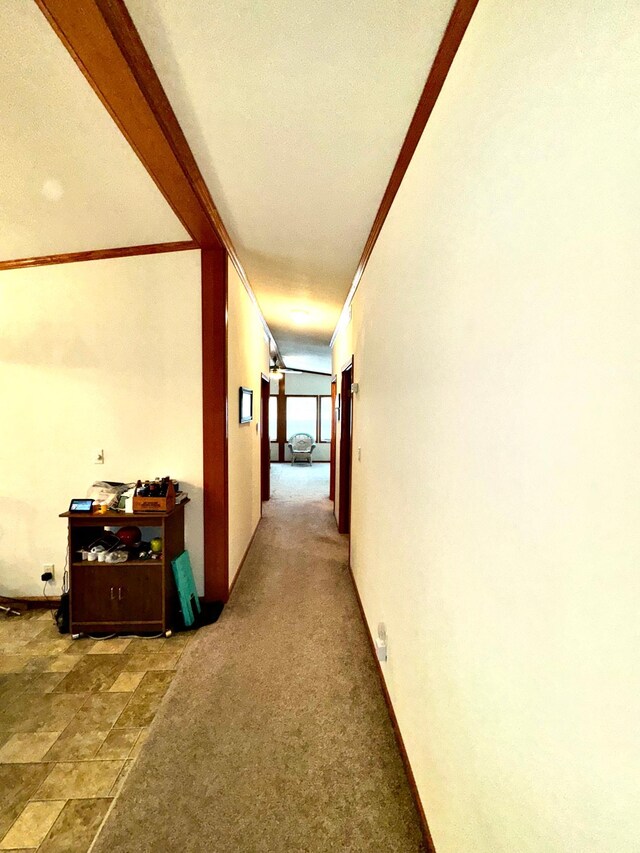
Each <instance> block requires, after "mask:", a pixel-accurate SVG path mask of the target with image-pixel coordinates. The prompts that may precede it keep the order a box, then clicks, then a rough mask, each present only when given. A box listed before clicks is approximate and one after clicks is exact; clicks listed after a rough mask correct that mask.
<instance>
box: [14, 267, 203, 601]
mask: <svg viewBox="0 0 640 853" xmlns="http://www.w3.org/2000/svg"><path fill="white" fill-rule="evenodd" d="M199 330H200V260H199V253H198V252H184V253H175V254H166V255H155V256H151V255H150V256H144V257H132V258H119V259H113V260H104V261H91V262H86V263H77V264H65V265H61V266H52V267H40V268H37V269H32V270H28V269H25V270H14V271H9V272H6V271H5V272H0V394H1V399H2V416H1V417H0V594H4V595H41V594H42V587H43V585H42V583H41V581H40V574H41V572H42V563H45V562H53V563H55V567H56V580H57V583H56V585H55V586H50V587H49V591H50V592H51V593H52V594H59V592H60V582H61V580H62V571H63V567H64V562H65V549H66V525H65V522H64V520H63V519H60V518H58V513H60V512H63V511H64V510H66V509H67V508H68V505H69V501H70V499H71V498H72V497H78V496H83V495H84V494H86V491H87V488H88V487H89V486H90V485H91V483H92V482H93V481H94V480H96V479H101V480H102V479H106V480H122V481H130V480H135V479H137V478H138V477H143V478H146V477H155V476H156V475H160V476H162V475H164V474H168V473H169V474H171V475H172V476H174V477H176V478H178V479H179V480H180V482H181V483H184V484H185V486H186V488H187V489H188V491H189V493H190V496H191V503H190V504H189V506H188V507H187V508H186V538H187V543H186V544H187V548H188V549H189V551H190V554H191V560H192V564H193V567H194V574H195V576H196V578H197V582H198V584H199V587H200V589H201V590H202V578H203V570H202V558H203V554H202V416H201V411H202V371H201V359H202V354H201V345H200V333H199ZM97 448H102V449H104V455H105V464H104V465H94V464H93V454H94V450H95V449H97Z"/></svg>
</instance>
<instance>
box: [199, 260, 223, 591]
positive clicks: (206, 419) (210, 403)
mask: <svg viewBox="0 0 640 853" xmlns="http://www.w3.org/2000/svg"><path fill="white" fill-rule="evenodd" d="M201 255H202V258H201V268H202V456H203V459H202V469H203V489H202V491H203V505H204V506H203V522H204V525H203V526H204V531H203V532H204V597H205V600H206V601H222V602H226V601H227V600H228V598H229V473H228V464H229V432H228V421H227V415H228V413H227V348H228V347H227V314H228V281H227V253H226V251H225V250H224V249H203V250H202V252H201Z"/></svg>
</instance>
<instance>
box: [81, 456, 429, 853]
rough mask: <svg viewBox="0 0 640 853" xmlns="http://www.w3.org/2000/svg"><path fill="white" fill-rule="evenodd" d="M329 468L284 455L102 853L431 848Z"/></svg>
mask: <svg viewBox="0 0 640 853" xmlns="http://www.w3.org/2000/svg"><path fill="white" fill-rule="evenodd" d="M328 477H329V466H328V465H322V464H316V465H314V466H312V467H303V466H296V467H292V466H290V465H273V466H272V498H271V500H270V501H269V502H268V503H266V504H264V517H263V520H262V523H261V524H260V527H259V529H258V533H257V535H256V538H255V541H254V544H253V547H252V549H251V551H250V553H249V556H248V558H247V560H246V562H245V565H244V568H243V569H242V574H241V576H240V578H239V580H238V583H237V585H236V588H235V590H234V592H233V595H232V597H231V600H230V602H229V604H228V606H227V607H226V609H225V611H224V612H223V615H222V617H221V619H220V620H219V622H218V623H217V624H215V625H212V626H210V627H208V628H206V629H203V630H201V631H200V632H199V633H198V635H197V636H196V637H195V639H194V641H193V642H192V643H191V644H190V646H189V648H188V650H187V652H186V653H185V655H184V656H183V659H182V663H181V667H180V669H179V671H178V672H177V674H176V677H175V679H174V681H173V683H172V686H171V688H170V690H169V692H168V694H167V697H166V700H165V702H164V703H163V705H162V707H161V709H160V710H159V712H158V714H157V717H156V719H155V722H154V725H153V727H152V729H151V733H150V736H149V740H148V741H147V744H146V745H145V748H144V750H143V752H142V754H141V755H140V757H139V759H138V761H137V762H136V764H135V766H134V768H133V769H132V771H131V773H130V775H129V777H128V779H127V782H126V784H125V787H124V789H123V791H122V793H121V795H120V797H119V799H118V800H117V802H116V804H115V806H114V809H113V811H112V813H111V814H110V816H109V818H108V819H107V822H106V824H105V827H104V829H103V831H102V833H101V834H100V836H99V837H98V839H97V841H96V844H95V846H94V848H93V850H94V853H107V851H109V853H125V851H127V853H129V851H132V850H135V851H141V853H142V851H149V852H150V853H151V851H153V853H156V852H157V851H164V850H182V851H193V853H195V851H210V853H254V852H255V853H259V852H260V853H263V852H264V853H274V852H275V851H277V853H287V851H291V853H293V851H296V853H299V851H308V853H329V851H332V853H335V851H362V853H365V851H367V853H370V851H375V850H380V851H385V853H393V851H397V853H410V851H420V850H423V849H424V847H423V846H422V844H423V842H422V840H421V834H420V827H419V822H418V817H417V814H416V811H415V807H414V804H413V800H412V797H411V793H410V790H409V786H408V784H407V780H406V776H405V773H404V769H403V766H402V762H401V760H400V756H399V753H398V750H397V747H396V743H395V740H394V735H393V731H392V728H391V724H390V722H389V717H388V714H387V710H386V707H385V704H384V701H383V698H382V694H381V691H380V686H379V683H378V679H377V675H376V671H375V668H374V665H373V662H372V660H371V653H370V650H369V648H368V645H367V639H366V635H365V631H364V628H363V625H362V622H361V619H360V615H359V612H358V607H357V603H356V600H355V596H354V592H353V587H352V584H351V580H350V577H349V573H348V568H347V540H346V539H345V538H344V537H341V536H339V535H338V533H337V531H336V526H335V522H334V519H333V515H332V505H331V503H330V502H329V500H328V498H327V497H326V495H327V493H328Z"/></svg>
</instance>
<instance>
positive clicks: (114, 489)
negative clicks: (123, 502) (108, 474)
mask: <svg viewBox="0 0 640 853" xmlns="http://www.w3.org/2000/svg"><path fill="white" fill-rule="evenodd" d="M130 486H131V483H111V482H109V481H108V480H98V481H97V482H95V483H94V484H93V486H91V487H90V488H89V489H88V490H87V497H88V498H93V510H94V512H99V511H100V507H105V509H118V504H119V502H120V497H121V495H123V494H124V493H125V492H126V491H127V489H128V488H130Z"/></svg>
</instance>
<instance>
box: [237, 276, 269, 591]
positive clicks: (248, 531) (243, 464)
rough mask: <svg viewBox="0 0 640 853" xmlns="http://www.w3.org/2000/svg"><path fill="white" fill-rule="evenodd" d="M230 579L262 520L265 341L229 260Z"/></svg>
mask: <svg viewBox="0 0 640 853" xmlns="http://www.w3.org/2000/svg"><path fill="white" fill-rule="evenodd" d="M228 263H229V319H228V324H229V325H228V334H227V339H228V389H229V584H231V583H232V582H233V579H234V577H235V576H236V573H237V571H238V568H239V567H240V564H241V562H242V559H243V557H244V554H245V551H246V549H247V547H248V546H249V543H250V542H251V537H252V536H253V534H254V531H255V529H256V527H257V525H258V522H259V521H260V510H261V503H260V427H261V424H260V378H261V374H262V373H265V374H268V373H269V345H268V342H267V339H266V336H265V333H264V329H263V327H262V324H261V322H260V318H259V316H258V313H257V311H256V309H255V307H254V305H253V303H252V302H251V300H250V299H249V296H248V294H247V291H246V290H245V288H244V286H243V284H242V282H241V281H240V278H239V277H238V273H237V272H236V270H235V267H234V266H233V264H232V263H231V262H230V261H229V262H228ZM241 385H242V386H244V387H245V388H252V389H253V420H252V421H251V422H250V423H247V424H241V423H239V412H238V406H239V403H238V393H239V388H240V386H241ZM265 428H268V425H267V424H265Z"/></svg>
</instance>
